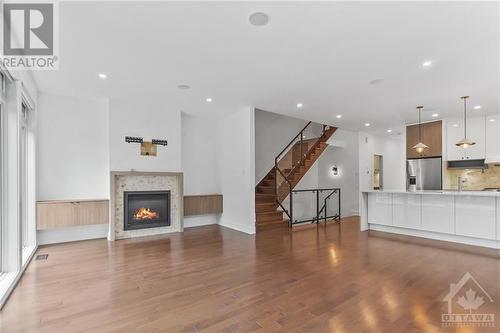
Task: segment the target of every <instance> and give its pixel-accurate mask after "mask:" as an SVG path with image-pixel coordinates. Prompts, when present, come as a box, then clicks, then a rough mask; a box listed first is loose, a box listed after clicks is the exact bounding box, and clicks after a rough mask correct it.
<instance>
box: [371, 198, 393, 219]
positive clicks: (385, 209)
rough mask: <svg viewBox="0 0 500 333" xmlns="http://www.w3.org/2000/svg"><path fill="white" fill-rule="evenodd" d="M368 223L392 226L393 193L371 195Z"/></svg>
mask: <svg viewBox="0 0 500 333" xmlns="http://www.w3.org/2000/svg"><path fill="white" fill-rule="evenodd" d="M368 223H372V224H381V225H392V193H370V195H369V196H368Z"/></svg>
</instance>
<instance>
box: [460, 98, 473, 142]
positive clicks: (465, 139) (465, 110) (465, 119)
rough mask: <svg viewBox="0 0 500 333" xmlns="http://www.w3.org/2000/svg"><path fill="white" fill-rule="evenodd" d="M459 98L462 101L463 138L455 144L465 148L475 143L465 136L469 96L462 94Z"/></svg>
mask: <svg viewBox="0 0 500 333" xmlns="http://www.w3.org/2000/svg"><path fill="white" fill-rule="evenodd" d="M460 98H461V99H462V100H463V101H464V138H463V139H462V140H460V141H458V142H457V143H456V145H457V146H459V147H462V148H464V149H465V148H469V147H470V146H473V145H475V144H476V143H475V142H474V141H472V140H470V139H468V138H467V98H469V96H462V97H460Z"/></svg>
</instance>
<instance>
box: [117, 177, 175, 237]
mask: <svg viewBox="0 0 500 333" xmlns="http://www.w3.org/2000/svg"><path fill="white" fill-rule="evenodd" d="M110 180H111V186H110V190H111V191H110V192H111V201H110V205H109V209H110V212H109V233H108V240H110V241H114V240H117V239H124V238H132V237H141V236H152V235H159V234H165V233H172V232H182V231H183V230H184V220H183V216H184V207H183V197H184V193H183V174H182V172H147V171H112V172H111V177H110ZM161 190H169V191H170V192H171V197H170V199H171V202H170V214H171V216H170V222H171V224H170V226H166V227H158V228H148V229H139V230H126V231H124V230H123V219H124V212H123V206H124V204H123V192H124V191H161Z"/></svg>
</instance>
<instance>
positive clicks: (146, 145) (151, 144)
mask: <svg viewBox="0 0 500 333" xmlns="http://www.w3.org/2000/svg"><path fill="white" fill-rule="evenodd" d="M125 142H126V143H140V144H141V155H142V156H156V154H157V146H158V145H159V146H167V145H168V142H167V140H159V139H152V140H151V141H144V139H143V138H139V137H133V136H126V137H125Z"/></svg>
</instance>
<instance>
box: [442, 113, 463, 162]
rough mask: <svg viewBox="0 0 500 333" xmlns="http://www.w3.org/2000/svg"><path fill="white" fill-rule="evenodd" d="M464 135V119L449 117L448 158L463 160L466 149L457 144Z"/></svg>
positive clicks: (447, 127)
mask: <svg viewBox="0 0 500 333" xmlns="http://www.w3.org/2000/svg"><path fill="white" fill-rule="evenodd" d="M463 136H464V120H463V119H448V120H447V121H446V160H448V161H456V160H462V159H463V157H464V150H463V149H462V148H460V147H457V146H456V145H455V144H456V143H457V142H458V141H460V140H461V139H462V138H463Z"/></svg>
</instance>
